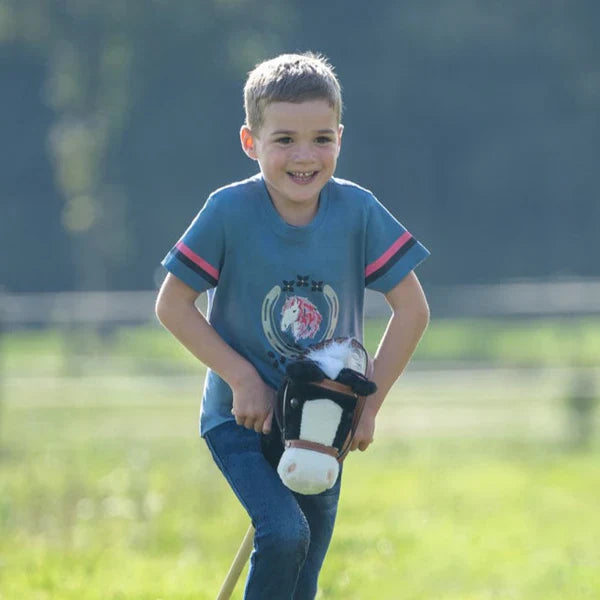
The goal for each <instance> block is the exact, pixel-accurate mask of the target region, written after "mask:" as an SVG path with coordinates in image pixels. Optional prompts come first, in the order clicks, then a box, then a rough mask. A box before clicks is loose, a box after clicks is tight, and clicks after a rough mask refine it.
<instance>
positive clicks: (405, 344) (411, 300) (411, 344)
mask: <svg viewBox="0 0 600 600" xmlns="http://www.w3.org/2000/svg"><path fill="white" fill-rule="evenodd" d="M415 282H416V286H415V285H413V284H411V283H410V282H409V286H410V287H409V291H408V293H407V294H405V295H404V297H403V302H402V306H396V307H394V306H392V309H393V310H394V312H393V314H392V316H391V318H390V320H389V322H388V325H387V328H386V330H385V333H384V334H383V337H382V338H381V341H380V343H379V347H378V349H377V352H376V354H375V359H374V365H373V366H374V370H373V376H372V377H373V380H374V381H375V383H376V384H377V392H376V393H375V394H374V395H373V396H370V397H369V399H368V402H367V404H366V405H365V410H368V411H369V412H370V413H371V414H372V415H376V414H377V412H378V411H379V409H380V408H381V405H382V404H383V401H384V400H385V397H386V395H387V394H388V392H389V390H390V388H391V387H392V385H393V384H394V382H395V381H396V380H397V379H398V377H400V375H401V374H402V372H403V371H404V369H405V367H406V365H407V364H408V362H409V361H410V358H411V356H412V355H413V353H414V351H415V349H416V347H417V345H418V343H419V340H420V339H421V337H422V336H423V333H424V332H425V329H426V328H427V324H428V323H429V308H428V306H427V301H426V300H425V296H424V294H423V292H422V290H421V287H420V285H419V284H418V281H416V278H415ZM388 300H389V298H388ZM393 300H394V299H393V298H392V301H393Z"/></svg>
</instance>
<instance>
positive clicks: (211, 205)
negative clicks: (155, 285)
mask: <svg viewBox="0 0 600 600" xmlns="http://www.w3.org/2000/svg"><path fill="white" fill-rule="evenodd" d="M217 204H218V201H217V199H216V198H214V197H210V198H209V199H208V200H207V201H206V204H205V205H204V207H203V208H202V210H201V211H200V212H199V213H198V214H197V216H196V218H195V219H194V220H193V221H192V223H191V225H190V226H189V227H188V228H187V230H186V232H185V233H184V234H183V236H182V237H181V239H180V240H179V241H178V242H177V243H176V244H175V245H174V246H173V248H171V250H170V251H169V253H168V254H167V255H166V256H165V258H164V259H163V260H162V265H163V266H164V267H165V268H166V269H167V270H168V271H169V272H170V273H173V275H175V276H176V277H177V278H178V279H181V280H182V281H183V282H184V283H187V285H189V286H190V287H191V288H193V289H194V290H196V291H197V292H198V293H202V292H204V291H206V290H208V289H209V288H212V287H215V286H216V285H217V284H218V282H219V272H220V270H221V269H222V266H223V257H224V255H225V239H224V238H225V235H224V227H223V220H222V218H221V215H220V211H219V210H218V207H217Z"/></svg>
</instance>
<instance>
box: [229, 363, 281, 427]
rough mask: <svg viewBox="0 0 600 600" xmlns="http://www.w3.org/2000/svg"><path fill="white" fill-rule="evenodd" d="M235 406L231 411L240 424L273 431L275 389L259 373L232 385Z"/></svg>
mask: <svg viewBox="0 0 600 600" xmlns="http://www.w3.org/2000/svg"><path fill="white" fill-rule="evenodd" d="M232 391H233V408H232V409H231V413H232V414H233V416H234V417H235V422H236V423H237V424H238V425H243V426H244V427H245V428H246V429H254V431H256V432H257V433H264V434H267V433H269V432H270V431H271V422H272V420H273V406H274V405H275V390H274V389H272V388H270V387H269V386H268V385H267V384H266V383H265V382H264V381H263V380H262V379H261V378H260V377H259V375H258V374H257V375H254V376H253V377H247V378H245V379H244V381H243V382H242V383H241V384H239V385H236V386H235V387H232Z"/></svg>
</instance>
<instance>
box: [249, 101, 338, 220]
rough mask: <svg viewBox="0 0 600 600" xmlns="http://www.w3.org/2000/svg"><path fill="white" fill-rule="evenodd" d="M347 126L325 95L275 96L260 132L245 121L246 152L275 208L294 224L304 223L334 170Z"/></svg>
mask: <svg viewBox="0 0 600 600" xmlns="http://www.w3.org/2000/svg"><path fill="white" fill-rule="evenodd" d="M342 131H343V126H342V125H339V124H338V121H337V116H336V113H335V111H334V109H333V108H332V107H331V106H329V103H328V102H327V101H326V100H307V101H305V102H300V103H292V102H272V103H271V104H269V105H267V106H266V107H265V110H264V113H263V124H262V127H261V128H260V130H259V131H258V132H252V131H250V130H249V129H248V128H247V127H246V126H244V127H242V130H241V132H240V138H241V142H242V148H243V149H244V152H245V153H246V154H247V155H248V156H249V157H250V158H252V159H254V160H257V161H258V163H259V165H260V170H261V171H262V174H263V177H264V179H265V183H266V185H267V189H268V190H269V194H270V195H271V199H272V201H273V204H274V205H275V208H276V209H277V210H278V212H279V214H280V215H281V216H282V217H283V218H284V220H285V221H287V222H288V223H290V224H292V225H306V224H307V223H309V222H310V221H311V220H312V218H313V217H314V215H315V214H316V212H317V207H318V203H319V194H320V192H321V190H322V189H323V187H324V186H325V184H326V183H327V181H328V180H329V179H330V178H331V176H332V175H333V173H334V171H335V166H336V163H337V158H338V155H339V153H340V146H341V141H342Z"/></svg>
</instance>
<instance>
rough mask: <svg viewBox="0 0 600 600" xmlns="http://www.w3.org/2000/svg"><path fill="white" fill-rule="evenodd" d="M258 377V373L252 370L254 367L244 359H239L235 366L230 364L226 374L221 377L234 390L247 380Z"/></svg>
mask: <svg viewBox="0 0 600 600" xmlns="http://www.w3.org/2000/svg"><path fill="white" fill-rule="evenodd" d="M256 376H258V372H257V371H256V369H255V368H254V365H253V364H252V363H251V362H249V361H247V360H246V359H244V358H242V357H240V360H239V361H236V362H235V364H231V365H230V366H229V368H228V373H227V374H226V375H225V377H223V379H225V381H227V383H228V384H229V386H230V387H231V388H236V387H239V386H241V385H243V384H244V383H247V382H248V380H249V379H251V378H253V377H256Z"/></svg>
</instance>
